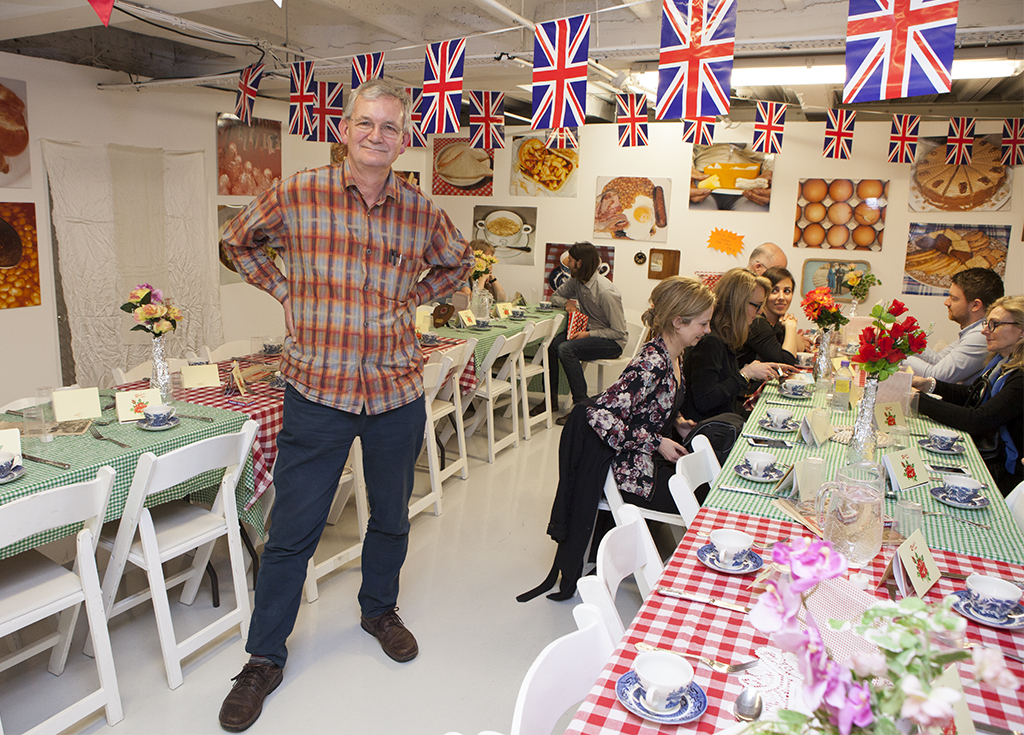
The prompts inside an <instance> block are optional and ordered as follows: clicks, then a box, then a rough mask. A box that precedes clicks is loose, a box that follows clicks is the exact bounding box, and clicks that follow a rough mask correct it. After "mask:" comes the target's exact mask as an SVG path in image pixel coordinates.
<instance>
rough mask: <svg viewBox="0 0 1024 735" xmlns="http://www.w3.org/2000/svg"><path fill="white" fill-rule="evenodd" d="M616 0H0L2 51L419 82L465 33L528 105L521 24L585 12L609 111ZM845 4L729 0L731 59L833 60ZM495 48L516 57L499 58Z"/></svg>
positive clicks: (650, 16)
mask: <svg viewBox="0 0 1024 735" xmlns="http://www.w3.org/2000/svg"><path fill="white" fill-rule="evenodd" d="M633 1H634V2H635V0H633ZM623 5H624V3H620V2H618V1H617V0H589V1H588V2H579V1H573V0H557V1H548V0H460V1H459V2H450V1H447V0H284V8H278V7H277V5H276V4H275V3H274V2H273V1H272V0H259V2H245V1H243V0H150V3H149V7H151V8H155V9H158V10H159V11H163V12H164V13H166V14H170V16H179V17H181V18H184V19H186V20H187V21H188V22H189V24H188V25H187V26H186V27H181V28H179V29H178V30H179V31H180V32H179V33H175V32H174V31H173V30H170V29H171V28H172V21H173V18H171V17H169V16H164V17H162V18H161V19H159V20H153V21H151V23H147V22H144V21H143V20H137V19H134V18H132V17H130V16H129V15H128V14H126V13H125V12H121V8H123V9H124V10H126V11H128V12H131V13H135V14H140V8H139V7H138V6H136V5H133V4H132V3H129V2H122V0H118V3H117V7H116V8H115V10H114V12H113V15H112V17H111V24H110V26H111V27H110V28H103V27H102V25H101V24H100V23H99V20H98V18H97V16H96V14H95V12H94V11H93V10H92V8H91V7H90V6H89V4H88V2H87V0H0V51H7V52H12V53H24V54H29V55H33V56H43V57H45V58H52V59H59V60H63V61H68V62H70V63H78V64H86V65H91V66H98V67H101V68H110V69H114V70H117V71H119V72H121V73H120V74H118V75H117V79H116V81H117V82H118V83H125V84H127V83H130V82H141V81H146V80H149V79H151V78H169V77H173V78H181V77H187V78H194V77H206V76H210V75H217V74H225V75H227V78H225V79H223V80H220V81H219V82H218V81H216V80H204V83H206V84H214V85H216V84H219V85H220V86H222V87H224V88H233V87H234V86H235V82H234V81H233V80H232V77H237V73H238V70H239V69H241V68H242V67H244V66H246V65H248V64H251V63H253V62H255V61H257V60H258V59H259V58H260V56H261V54H262V53H263V52H264V51H266V59H265V61H266V62H267V63H268V70H269V69H272V68H277V69H283V70H284V71H285V74H284V75H282V77H281V78H280V79H277V80H274V79H269V80H268V79H265V80H264V82H263V84H262V85H261V90H260V93H261V95H265V96H272V97H279V98H284V97H287V77H286V74H287V69H286V66H287V64H288V63H289V62H290V61H294V60H295V58H297V57H296V56H295V55H293V54H298V55H301V56H304V57H306V58H313V59H318V60H321V59H331V60H333V63H334V64H335V73H334V74H333V76H335V78H339V79H342V80H344V81H345V82H346V83H347V82H348V79H349V63H348V59H347V58H346V57H350V56H351V55H354V54H359V53H368V52H371V51H385V52H386V63H385V67H384V70H385V74H386V75H388V76H392V77H394V78H397V79H399V80H401V81H404V82H407V83H409V84H416V83H418V82H420V81H422V75H423V46H424V44H426V43H432V42H436V41H442V40H447V39H454V38H462V37H468V39H469V40H468V42H467V50H466V65H465V88H467V89H491V90H501V91H504V92H506V93H507V94H508V95H509V98H510V99H509V102H508V103H507V106H506V110H507V111H509V112H518V113H519V114H524V115H527V116H528V115H529V104H530V103H529V94H528V92H526V91H525V90H523V89H522V88H520V86H519V85H529V83H530V76H531V72H530V61H531V59H532V57H533V33H532V31H531V30H529V28H527V27H524V23H525V22H542V21H546V20H552V19H554V18H561V17H565V16H569V15H576V14H580V13H586V12H590V13H593V15H592V20H591V24H592V25H591V38H590V58H591V60H593V61H597V62H599V64H600V65H601V66H602V67H604V69H606V70H609V71H610V72H611V73H610V74H608V73H604V72H602V71H601V70H600V69H598V68H592V69H591V72H590V77H589V79H590V82H591V84H590V85H589V91H590V92H591V94H592V99H591V105H590V106H589V109H588V113H589V114H590V115H592V116H593V117H595V118H604V119H608V118H609V117H610V116H611V115H613V114H614V109H613V108H612V107H611V105H610V104H608V101H609V100H610V99H611V97H610V92H609V90H608V89H606V88H604V87H602V86H601V83H602V82H603V83H608V82H610V81H614V80H610V79H609V77H610V76H612V75H614V73H616V72H620V71H627V72H629V71H632V72H638V71H643V70H651V69H656V68H657V57H658V43H659V38H660V23H661V4H660V2H658V0H651V1H650V2H646V3H645V2H636V3H635V4H628V3H625V5H626V7H624V6H623ZM595 11H600V12H595ZM846 14H847V2H846V0H739V5H738V15H737V23H736V36H737V42H736V57H737V62H736V63H737V66H738V67H739V66H743V65H764V64H768V63H771V64H772V65H774V64H775V63H777V61H778V60H779V58H780V57H786V59H787V60H788V61H789V63H796V64H807V63H816V64H820V63H823V62H825V61H827V62H828V63H833V64H836V63H838V64H841V63H842V54H843V47H844V37H845V30H846ZM148 15H149V17H150V18H152V17H153V15H152V14H148ZM140 17H141V15H140ZM197 24H198V25H197ZM203 26H205V27H208V28H209V29H210V30H211V31H222V32H227V33H229V34H235V35H237V36H241V37H244V38H247V39H253V41H254V43H253V45H225V44H221V43H215V42H213V41H212V40H211V35H210V34H209V33H205V32H202V27H203ZM181 34H188V36H192V37H187V36H185V35H181ZM957 44H958V49H957V58H963V57H970V56H975V57H977V56H982V57H985V58H993V57H998V58H1006V57H1009V58H1012V59H1017V60H1021V59H1024V3H1021V1H1020V0H960V5H959V17H958V28H957ZM289 52H291V53H289ZM503 54H507V55H512V56H515V57H518V58H519V59H521V60H522V61H521V62H519V63H517V62H515V61H510V60H508V59H507V58H505V57H502V59H501V60H497V59H496V57H499V56H501V55H503ZM829 57H831V59H829ZM330 66H331V65H330V64H327V63H320V64H318V66H317V68H318V77H319V78H331V76H332V75H331V74H329V73H328V69H329V67H330ZM1018 66H1020V65H1018ZM622 80H623V77H620V78H619V80H618V81H619V82H620V83H621V81H622ZM732 96H733V111H732V112H731V114H730V117H732V118H734V119H751V118H752V113H751V107H752V104H751V102H750V100H752V99H769V100H777V101H785V102H789V103H791V104H792V105H793V106H794V108H795V109H794V113H791V115H790V119H801V118H800V115H799V113H798V112H797V109H802V111H803V113H804V116H805V117H806V118H808V119H820V118H821V116H822V114H823V110H824V109H825V108H827V107H834V106H839V97H840V96H841V89H840V86H839V85H819V86H816V87H786V88H783V87H757V88H752V89H735V88H734V89H733V94H732ZM857 109H861V110H864V111H865V112H867V111H869V110H876V111H878V112H879V113H882V114H891V113H892V112H915V113H918V114H925V115H929V114H930V115H936V116H939V117H942V116H949V115H950V114H954V111H955V113H956V114H961V115H968V116H976V117H992V118H996V117H1006V116H1020V115H1021V114H1024V81H1022V75H1021V74H1020V73H1018V74H1017V75H1016V77H1013V78H1010V79H1005V80H992V79H983V80H964V81H958V82H955V83H954V89H953V91H952V92H951V93H950V94H948V95H934V96H929V97H919V98H914V99H911V100H896V101H891V102H888V103H877V104H870V105H860V106H857ZM510 122H517V121H514V120H511V121H510Z"/></svg>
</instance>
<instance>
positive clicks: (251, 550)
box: [215, 521, 260, 607]
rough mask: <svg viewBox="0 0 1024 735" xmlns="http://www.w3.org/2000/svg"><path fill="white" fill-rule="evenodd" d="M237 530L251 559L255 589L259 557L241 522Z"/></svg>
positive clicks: (254, 587) (258, 570)
mask: <svg viewBox="0 0 1024 735" xmlns="http://www.w3.org/2000/svg"><path fill="white" fill-rule="evenodd" d="M238 530H239V531H240V533H239V535H240V536H241V537H242V544H243V545H244V546H245V550H246V551H248V552H249V557H250V558H251V559H252V588H253V589H256V577H257V576H258V575H259V573H260V555H259V554H257V553H256V547H255V546H253V545H252V539H250V538H249V533H248V532H247V531H246V530H245V525H244V524H243V523H242V522H241V521H239V522H238ZM215 607H216V606H215Z"/></svg>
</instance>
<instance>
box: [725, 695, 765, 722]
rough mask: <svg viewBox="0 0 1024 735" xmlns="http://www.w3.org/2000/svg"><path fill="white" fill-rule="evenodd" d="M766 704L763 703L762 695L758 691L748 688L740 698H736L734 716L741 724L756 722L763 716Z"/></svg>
mask: <svg viewBox="0 0 1024 735" xmlns="http://www.w3.org/2000/svg"><path fill="white" fill-rule="evenodd" d="M763 706H764V703H763V702H762V701H761V693H760V692H758V691H757V690H756V689H751V688H750V687H747V688H746V689H744V690H743V691H742V692H740V696H739V697H737V698H736V704H735V705H734V706H733V709H732V711H733V714H734V715H735V716H736V719H737V720H739V721H741V722H754V721H755V720H757V719H758V718H759V717H760V716H761V708H762V707H763Z"/></svg>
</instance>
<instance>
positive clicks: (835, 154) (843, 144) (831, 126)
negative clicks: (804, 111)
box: [822, 110, 857, 161]
mask: <svg viewBox="0 0 1024 735" xmlns="http://www.w3.org/2000/svg"><path fill="white" fill-rule="evenodd" d="M856 119H857V113H856V111H854V110H828V119H827V120H826V121H825V148H824V151H823V152H822V155H823V156H824V157H825V158H841V159H842V160H844V161H845V160H847V159H849V158H850V153H851V151H853V125H854V121H855V120H856Z"/></svg>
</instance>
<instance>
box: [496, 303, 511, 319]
mask: <svg viewBox="0 0 1024 735" xmlns="http://www.w3.org/2000/svg"><path fill="white" fill-rule="evenodd" d="M494 310H495V311H496V312H497V313H498V318H499V319H508V318H509V317H510V316H512V302H511V301H502V302H501V303H498V304H495V305H494Z"/></svg>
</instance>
